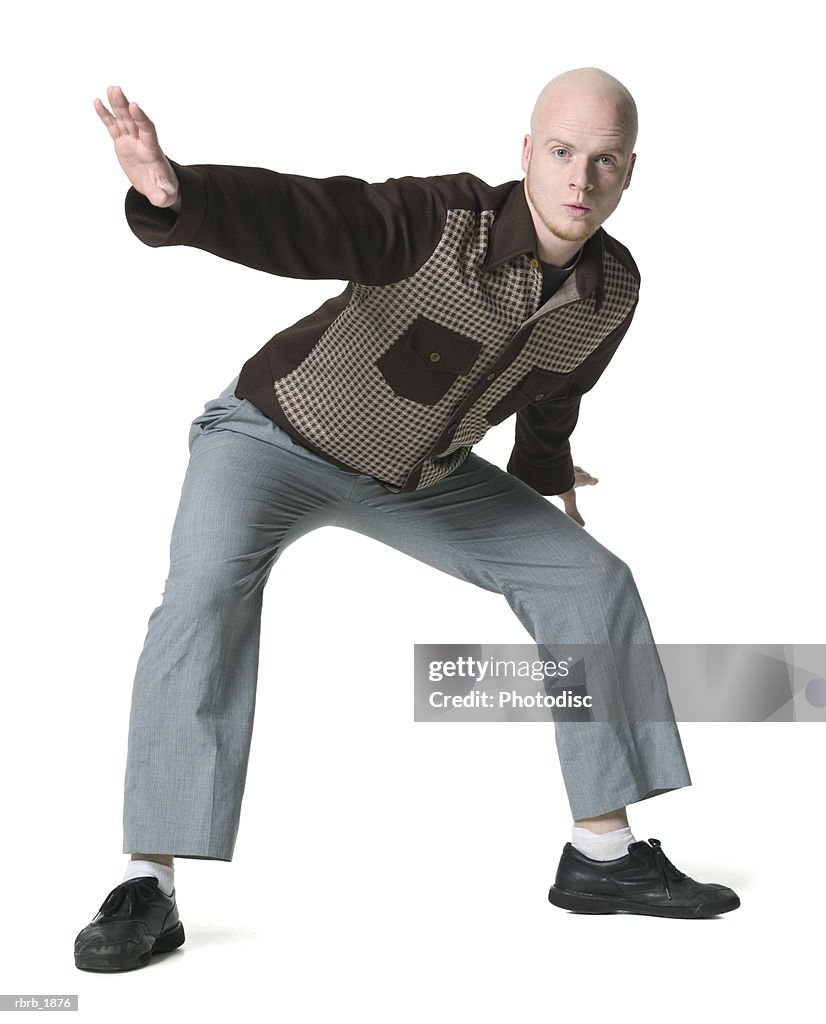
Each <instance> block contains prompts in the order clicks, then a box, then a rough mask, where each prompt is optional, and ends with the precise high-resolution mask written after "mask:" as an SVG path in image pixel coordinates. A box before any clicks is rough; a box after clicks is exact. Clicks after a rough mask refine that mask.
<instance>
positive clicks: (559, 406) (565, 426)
mask: <svg viewBox="0 0 826 1024" xmlns="http://www.w3.org/2000/svg"><path fill="white" fill-rule="evenodd" d="M635 310H636V303H635V304H634V306H633V307H632V309H631V311H630V312H629V313H628V316H627V317H626V318H625V320H623V322H622V323H621V324H620V325H619V326H618V327H616V328H615V329H614V330H613V331H612V332H611V333H610V334H609V335H608V336H607V337H606V338H605V339H604V341H602V342H601V343H600V345H599V346H598V347H597V348H596V349H594V351H593V352H592V353H591V354H590V355H589V356H588V357H587V358H586V359H584V360H583V361H582V362H581V363H580V364H579V366H578V367H577V368H576V369H575V370H574V371H573V373H572V374H571V382H570V386H569V388H568V391H567V392H566V394H565V395H563V396H561V397H559V398H554V399H549V400H548V401H547V402H539V403H537V404H534V405H526V406H525V407H524V408H523V409H520V410H519V412H518V413H517V414H516V443H515V445H514V447H513V451H512V452H511V457H510V459H509V460H508V465H507V470H508V472H509V473H512V474H513V475H514V476H516V477H518V478H519V479H520V480H524V482H525V483H526V484H529V485H530V486H531V487H533V488H534V490H536V491H539V493H540V494H548V495H550V494H562V493H563V492H564V491H568V490H570V489H571V488H572V487H573V486H574V463H573V459H572V458H571V446H570V443H569V440H568V439H569V438H570V436H571V434H572V433H573V430H574V427H575V426H576V423H577V419H578V418H579V403H580V400H581V398H582V396H583V395H584V394H585V392H586V391H590V390H591V388H592V387H593V386H594V384H596V382H597V381H598V380H599V378H600V376H601V374H602V371H603V370H604V369H605V367H606V366H607V365H608V363H609V362H610V361H611V357H612V356H613V355H614V353H615V352H616V350H617V346H618V345H619V343H620V342H621V341H622V339H623V337H624V335H625V332H626V331H627V330H628V328H629V326H630V324H631V320H632V319H633V317H634V311H635Z"/></svg>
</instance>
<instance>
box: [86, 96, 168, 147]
mask: <svg viewBox="0 0 826 1024" xmlns="http://www.w3.org/2000/svg"><path fill="white" fill-rule="evenodd" d="M106 95H107V97H108V98H109V104H110V106H111V107H112V110H111V111H109V110H108V109H107V108H106V106H105V105H104V104H103V103H102V102H101V101H100V99H95V110H96V111H97V115H98V117H99V118H100V119H101V121H103V123H104V124H105V125H106V128H107V130H108V132H109V134H110V135H111V136H112V138H113V139H118V138H120V136H121V135H131V136H132V138H134V139H137V138H140V137H143V138H144V139H146V138H147V137H148V136H149V137H151V138H152V140H153V141H156V140H157V135H156V134H155V125H154V124H153V123H152V121H150V120H149V118H148V117H147V116H146V114H145V113H144V111H143V110H141V108H140V107H139V106H138V104H137V103H134V102H130V101H129V99H127V96H126V93H125V92H124V91H123V89H121V87H120V86H119V85H110V86H109V88H108V89H107V90H106Z"/></svg>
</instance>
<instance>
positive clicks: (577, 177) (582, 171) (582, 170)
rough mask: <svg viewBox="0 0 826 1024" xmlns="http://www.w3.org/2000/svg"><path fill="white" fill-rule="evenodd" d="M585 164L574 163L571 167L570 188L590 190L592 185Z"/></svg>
mask: <svg viewBox="0 0 826 1024" xmlns="http://www.w3.org/2000/svg"><path fill="white" fill-rule="evenodd" d="M588 170H589V169H588V166H587V164H584V163H582V164H575V165H574V166H573V167H572V168H571V182H570V184H571V188H575V189H578V190H582V191H588V192H590V191H591V189H592V188H593V187H594V185H593V182H592V181H591V177H590V174H589V173H588Z"/></svg>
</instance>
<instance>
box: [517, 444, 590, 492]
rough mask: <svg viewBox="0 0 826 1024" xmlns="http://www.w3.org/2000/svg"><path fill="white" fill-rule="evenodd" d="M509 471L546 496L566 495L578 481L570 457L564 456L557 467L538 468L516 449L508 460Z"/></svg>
mask: <svg viewBox="0 0 826 1024" xmlns="http://www.w3.org/2000/svg"><path fill="white" fill-rule="evenodd" d="M507 471H508V472H509V473H510V474H511V475H512V476H515V477H517V478H518V479H519V480H522V481H523V482H524V483H526V484H527V485H528V486H529V487H533V489H534V490H535V491H539V493H540V494H545V495H556V494H564V493H565V491H569V490H570V489H571V488H572V487H573V486H574V481H575V479H576V476H575V474H574V462H573V459H572V458H571V456H570V455H566V456H563V458H561V459H560V460H559V461H558V462H557V463H556V464H555V465H551V466H537V465H536V464H535V463H533V462H528V461H527V460H525V459H523V458H522V457H521V456H520V455H519V454H518V452H517V451H516V449H514V451H513V452H512V453H511V457H510V459H509V460H508V465H507Z"/></svg>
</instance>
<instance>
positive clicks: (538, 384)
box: [518, 369, 571, 402]
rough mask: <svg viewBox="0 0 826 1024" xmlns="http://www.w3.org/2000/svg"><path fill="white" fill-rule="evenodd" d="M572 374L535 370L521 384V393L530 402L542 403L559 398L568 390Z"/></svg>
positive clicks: (519, 386)
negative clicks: (548, 399)
mask: <svg viewBox="0 0 826 1024" xmlns="http://www.w3.org/2000/svg"><path fill="white" fill-rule="evenodd" d="M570 379H571V374H570V373H556V372H555V371H553V370H539V369H533V370H531V371H530V373H528V374H527V375H526V376H525V377H523V378H522V380H521V381H520V382H519V385H518V388H519V391H520V392H521V393H522V394H523V395H524V396H525V398H527V399H528V401H529V402H542V401H544V400H545V399H546V398H559V397H560V395H562V394H564V393H565V392H566V391H567V390H568V382H569V381H570Z"/></svg>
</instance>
